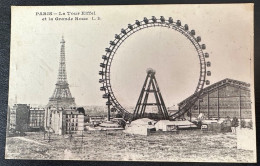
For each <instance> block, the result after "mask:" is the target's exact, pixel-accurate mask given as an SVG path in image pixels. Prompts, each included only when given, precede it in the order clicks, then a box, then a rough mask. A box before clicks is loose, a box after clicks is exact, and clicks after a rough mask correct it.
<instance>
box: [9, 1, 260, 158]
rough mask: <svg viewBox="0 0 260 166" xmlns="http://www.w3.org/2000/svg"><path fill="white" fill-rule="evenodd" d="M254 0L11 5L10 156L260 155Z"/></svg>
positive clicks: (190, 156)
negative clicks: (251, 0) (259, 144)
mask: <svg viewBox="0 0 260 166" xmlns="http://www.w3.org/2000/svg"><path fill="white" fill-rule="evenodd" d="M255 124H256V122H255V92H254V4H252V3H243V4H239V3H237V4H178V5H177V4H175V5H173V4H171V5H122V6H120V5H111V6H109V5H107V6H102V5H100V6H12V7H11V43H10V75H9V94H8V108H7V127H6V145H5V158H6V159H18V160H20V159H23V160H82V161H146V162H150V161H151V162H218V163H220V162H221V163H222V162H223V163H255V162H256V154H257V152H256V128H255V126H256V125H255Z"/></svg>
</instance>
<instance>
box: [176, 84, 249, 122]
mask: <svg viewBox="0 0 260 166" xmlns="http://www.w3.org/2000/svg"><path fill="white" fill-rule="evenodd" d="M193 95H196V94H193ZM190 98H192V97H189V98H187V99H185V100H183V101H182V102H181V103H179V104H178V105H179V107H181V106H182V105H183V104H185V103H186V102H187V100H189V99H190ZM190 111H191V114H192V116H193V117H197V116H198V115H199V114H200V113H203V114H204V116H205V117H206V118H207V119H211V118H215V119H220V118H226V117H228V116H229V117H230V118H233V117H237V118H238V119H252V106H251V95H250V84H249V83H245V82H241V81H237V80H232V79H224V80H222V81H219V82H216V83H214V84H212V85H210V86H208V87H206V88H204V89H203V90H202V92H201V96H200V98H199V99H198V100H197V101H196V102H195V104H194V106H193V107H192V108H191V109H190Z"/></svg>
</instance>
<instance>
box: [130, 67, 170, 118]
mask: <svg viewBox="0 0 260 166" xmlns="http://www.w3.org/2000/svg"><path fill="white" fill-rule="evenodd" d="M150 93H154V97H155V101H156V102H155V103H148V102H147V101H148V97H149V94H150ZM146 106H157V108H158V114H156V115H155V116H154V115H152V117H149V116H148V118H151V119H166V120H168V119H169V115H168V111H167V109H166V107H165V104H164V101H163V98H162V94H161V92H160V89H159V86H158V83H157V81H156V78H155V70H153V69H147V76H146V79H145V81H144V85H143V88H142V91H141V94H140V96H139V98H138V101H137V104H136V107H135V110H134V115H133V120H135V119H139V118H144V117H147V115H145V109H146Z"/></svg>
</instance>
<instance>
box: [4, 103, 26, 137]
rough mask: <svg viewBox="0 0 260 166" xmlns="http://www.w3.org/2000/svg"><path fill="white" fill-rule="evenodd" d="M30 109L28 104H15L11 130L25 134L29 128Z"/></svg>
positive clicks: (11, 117)
mask: <svg viewBox="0 0 260 166" xmlns="http://www.w3.org/2000/svg"><path fill="white" fill-rule="evenodd" d="M29 109H30V105H27V104H14V106H13V107H12V108H11V109H10V126H9V129H10V130H14V131H19V132H25V131H28V126H29Z"/></svg>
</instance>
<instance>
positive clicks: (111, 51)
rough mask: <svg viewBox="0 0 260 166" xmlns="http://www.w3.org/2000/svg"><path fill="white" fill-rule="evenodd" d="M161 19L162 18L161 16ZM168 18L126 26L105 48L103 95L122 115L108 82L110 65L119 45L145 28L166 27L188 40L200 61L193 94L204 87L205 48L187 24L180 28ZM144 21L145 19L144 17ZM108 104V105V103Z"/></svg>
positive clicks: (121, 109)
mask: <svg viewBox="0 0 260 166" xmlns="http://www.w3.org/2000/svg"><path fill="white" fill-rule="evenodd" d="M161 18H162V16H161ZM170 18H171V17H170ZM170 18H169V20H164V21H163V20H162V19H154V17H153V18H152V19H147V20H143V21H138V20H136V23H134V24H128V27H127V28H126V29H122V30H121V33H120V34H118V35H115V39H114V40H113V41H111V42H110V46H109V47H108V48H106V54H105V55H104V56H106V57H107V59H104V60H103V64H105V67H102V72H103V73H102V74H101V75H102V80H103V82H102V84H103V87H104V91H105V94H108V95H109V97H110V100H111V102H112V103H111V105H113V107H115V108H117V109H119V110H120V111H122V112H123V113H129V112H128V111H127V110H126V109H125V108H124V107H123V106H122V105H121V104H120V103H119V101H118V100H117V99H116V97H115V95H114V92H113V90H112V86H111V81H110V80H111V79H110V68H111V64H112V61H113V58H114V56H115V54H116V52H117V50H118V49H119V47H120V46H121V44H122V43H123V42H124V41H125V40H126V39H127V38H128V37H130V36H132V35H133V34H134V33H136V32H138V31H140V30H143V29H146V28H151V27H168V28H171V29H173V30H175V31H177V32H179V33H181V34H182V35H184V36H185V37H186V38H187V39H189V41H190V42H191V43H192V44H193V46H194V47H195V49H196V51H197V54H198V56H199V61H200V75H199V80H198V84H197V86H196V89H195V92H194V93H197V94H199V93H200V91H201V90H202V89H203V87H204V84H205V81H206V73H207V65H206V60H205V55H204V54H205V53H204V52H203V45H204V46H205V44H200V43H199V42H200V41H197V39H196V38H195V31H194V30H191V31H189V29H188V30H187V29H186V28H185V26H186V25H187V24H185V25H184V26H182V25H180V24H181V23H180V21H179V20H177V21H176V22H174V21H173V20H172V22H170ZM144 19H146V17H145V18H144ZM178 21H179V22H178ZM137 22H139V25H137ZM178 23H179V24H178ZM192 31H194V35H193V34H192ZM199 37H200V36H199ZM197 38H198V36H197ZM204 49H205V48H204ZM207 81H208V80H207ZM108 104H110V103H108Z"/></svg>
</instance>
